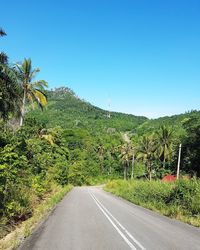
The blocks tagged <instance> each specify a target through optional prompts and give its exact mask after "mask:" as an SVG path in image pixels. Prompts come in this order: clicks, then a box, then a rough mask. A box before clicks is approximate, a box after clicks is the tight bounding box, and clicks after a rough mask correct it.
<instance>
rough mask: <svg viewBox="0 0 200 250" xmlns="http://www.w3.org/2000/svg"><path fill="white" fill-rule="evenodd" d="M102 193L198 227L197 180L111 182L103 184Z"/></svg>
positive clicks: (199, 184)
mask: <svg viewBox="0 0 200 250" xmlns="http://www.w3.org/2000/svg"><path fill="white" fill-rule="evenodd" d="M104 190H105V191H108V192H111V193H113V194H115V195H117V196H120V197H122V198H124V199H126V200H128V201H130V202H133V203H134V204H137V205H140V206H143V207H145V208H148V209H151V210H153V211H156V212H159V213H161V214H163V215H166V216H169V217H171V218H175V219H178V220H181V221H183V222H186V223H189V224H191V225H193V226H198V227H200V181H199V180H196V179H193V180H180V181H177V182H174V183H164V182H161V181H151V182H150V181H142V180H133V181H122V180H115V181H111V182H109V183H107V185H106V186H105V187H104Z"/></svg>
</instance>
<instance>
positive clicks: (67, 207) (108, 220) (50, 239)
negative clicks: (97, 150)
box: [19, 187, 200, 250]
mask: <svg viewBox="0 0 200 250" xmlns="http://www.w3.org/2000/svg"><path fill="white" fill-rule="evenodd" d="M33 249H34V250H36V249H37V250H38V249H40V250H57V249H58V250H67V249H71V250H100V249H101V250H119V249H124V250H126V249H141V250H142V249H149V250H157V249H162V250H164V249H173V250H175V249H180V250H184V249H185V250H193V249H200V229H197V228H195V227H192V226H189V225H187V224H184V223H181V222H178V221H176V220H172V219H169V218H166V217H164V216H161V215H159V214H157V213H154V212H152V211H149V210H147V209H144V208H141V207H139V206H136V205H133V204H131V203H129V202H126V201H124V200H122V199H120V198H117V197H115V196H113V195H111V194H108V193H106V192H104V191H102V190H101V188H97V187H81V188H74V189H73V190H72V191H71V192H70V193H69V194H68V195H67V196H66V197H65V198H64V199H63V200H62V201H61V202H60V203H59V204H58V206H57V207H56V209H55V210H54V211H53V213H51V215H50V216H49V218H48V219H47V220H46V221H45V222H44V223H43V224H42V225H41V226H40V227H39V228H38V229H37V230H36V231H35V232H34V233H33V234H32V236H30V237H29V238H28V239H27V240H26V241H25V242H24V244H23V245H22V246H21V247H20V248H19V250H33Z"/></svg>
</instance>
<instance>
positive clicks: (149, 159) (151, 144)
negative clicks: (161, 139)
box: [137, 135, 157, 180]
mask: <svg viewBox="0 0 200 250" xmlns="http://www.w3.org/2000/svg"><path fill="white" fill-rule="evenodd" d="M156 150H157V145H156V143H155V140H154V138H153V137H152V136H147V135H144V136H142V138H141V139H140V141H139V146H138V148H137V159H142V160H143V162H144V164H145V166H146V168H147V173H148V177H149V180H151V179H152V167H153V160H154V159H155V152H156Z"/></svg>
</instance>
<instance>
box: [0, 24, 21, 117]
mask: <svg viewBox="0 0 200 250" xmlns="http://www.w3.org/2000/svg"><path fill="white" fill-rule="evenodd" d="M2 36H6V33H5V31H4V30H2V29H0V37H2ZM19 97H20V86H19V82H18V77H17V74H16V72H15V70H14V69H13V68H11V67H10V66H9V65H8V57H7V55H6V54H5V53H4V52H1V53H0V117H1V118H2V119H3V120H4V121H5V120H8V118H9V115H10V114H16V113H18V111H19V106H20V98H19Z"/></svg>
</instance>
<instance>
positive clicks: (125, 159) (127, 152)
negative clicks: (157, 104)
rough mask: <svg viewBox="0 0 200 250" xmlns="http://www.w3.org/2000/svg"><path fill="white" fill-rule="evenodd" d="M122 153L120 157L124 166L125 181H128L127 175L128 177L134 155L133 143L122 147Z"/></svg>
mask: <svg viewBox="0 0 200 250" xmlns="http://www.w3.org/2000/svg"><path fill="white" fill-rule="evenodd" d="M120 151H121V154H120V156H119V157H120V158H121V161H122V164H123V166H124V180H126V179H127V175H128V169H129V165H130V161H131V157H132V155H133V151H132V145H131V143H130V142H129V143H125V144H123V145H121V147H120Z"/></svg>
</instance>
